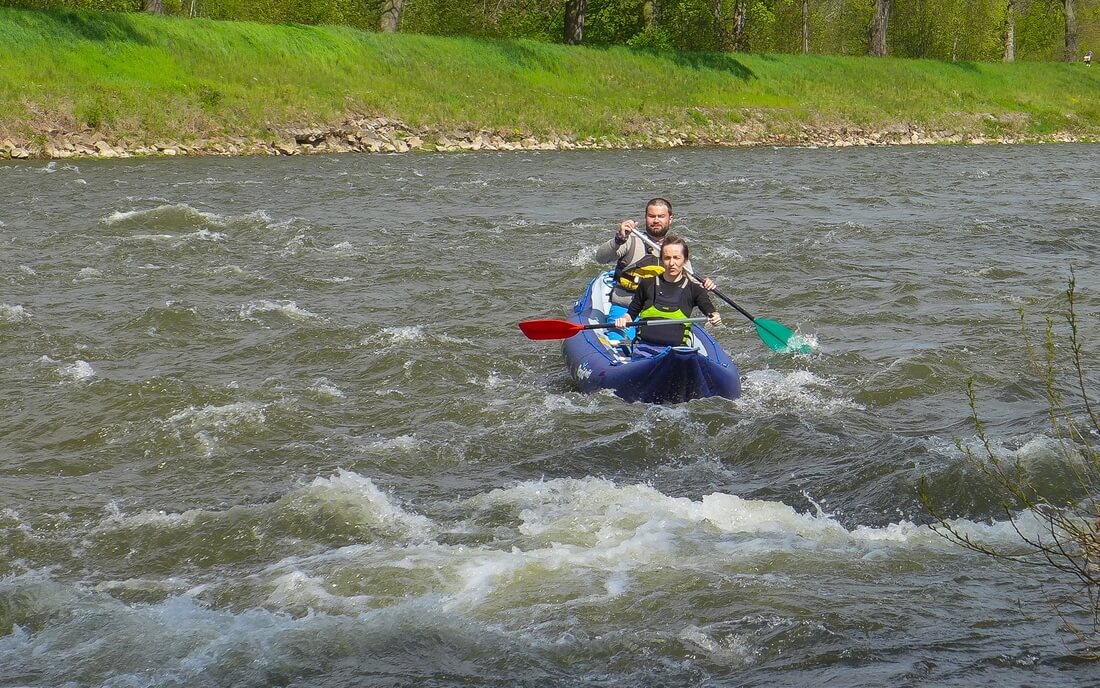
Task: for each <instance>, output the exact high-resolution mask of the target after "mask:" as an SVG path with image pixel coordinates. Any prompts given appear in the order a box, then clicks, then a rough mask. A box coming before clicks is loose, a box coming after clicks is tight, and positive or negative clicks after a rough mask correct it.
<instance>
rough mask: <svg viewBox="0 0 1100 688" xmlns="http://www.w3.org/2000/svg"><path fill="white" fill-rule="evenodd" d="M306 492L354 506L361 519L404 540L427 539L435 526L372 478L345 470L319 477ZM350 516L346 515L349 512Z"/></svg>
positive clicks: (312, 495)
mask: <svg viewBox="0 0 1100 688" xmlns="http://www.w3.org/2000/svg"><path fill="white" fill-rule="evenodd" d="M303 492H305V493H307V494H308V495H309V496H311V497H319V498H321V499H322V500H338V501H340V502H341V503H343V504H345V505H351V506H350V507H349V508H353V509H354V511H356V512H358V515H359V516H360V517H361V518H365V519H367V520H368V521H369V522H373V523H378V524H381V525H385V526H386V527H387V528H388V529H395V530H397V531H399V532H400V533H402V534H403V536H404V537H407V538H411V539H416V540H424V539H427V538H428V537H429V535H430V534H431V532H432V530H433V527H432V522H431V520H430V519H428V518H426V517H424V516H421V515H419V514H411V513H408V512H406V511H405V510H404V509H402V508H401V507H400V506H398V505H397V503H396V502H395V501H394V500H393V499H391V498H390V497H389V496H388V495H386V494H385V493H384V492H382V490H380V489H378V487H377V486H376V485H375V484H374V481H373V480H371V479H370V478H365V477H363V476H361V475H359V474H358V473H354V472H352V471H348V470H344V469H341V470H340V471H338V472H337V473H336V475H333V476H330V477H328V478H316V479H314V481H313V482H312V483H310V485H309V487H308V488H306V489H305V490H304V491H303ZM345 513H346V512H345Z"/></svg>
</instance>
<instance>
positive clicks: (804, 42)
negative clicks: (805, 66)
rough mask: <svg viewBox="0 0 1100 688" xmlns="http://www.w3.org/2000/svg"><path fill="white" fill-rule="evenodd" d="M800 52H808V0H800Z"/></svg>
mask: <svg viewBox="0 0 1100 688" xmlns="http://www.w3.org/2000/svg"><path fill="white" fill-rule="evenodd" d="M802 54H803V55H809V54H810V0H802Z"/></svg>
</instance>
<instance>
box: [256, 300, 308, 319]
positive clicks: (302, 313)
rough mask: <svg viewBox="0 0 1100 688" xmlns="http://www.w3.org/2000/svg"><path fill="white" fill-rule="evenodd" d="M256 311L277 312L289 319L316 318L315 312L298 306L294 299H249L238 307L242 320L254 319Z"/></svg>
mask: <svg viewBox="0 0 1100 688" xmlns="http://www.w3.org/2000/svg"><path fill="white" fill-rule="evenodd" d="M257 313H278V314H279V315H283V316H285V317H287V318H290V319H291V320H309V319H311V318H318V317H320V316H318V315H317V314H316V313H313V312H312V311H308V310H306V309H304V308H300V307H299V306H298V304H297V303H295V302H294V301H269V300H267V299H262V300H260V301H250V302H248V303H246V304H244V305H242V306H241V307H240V317H241V319H242V320H254V319H255V318H254V317H253V316H255V315H256V314H257Z"/></svg>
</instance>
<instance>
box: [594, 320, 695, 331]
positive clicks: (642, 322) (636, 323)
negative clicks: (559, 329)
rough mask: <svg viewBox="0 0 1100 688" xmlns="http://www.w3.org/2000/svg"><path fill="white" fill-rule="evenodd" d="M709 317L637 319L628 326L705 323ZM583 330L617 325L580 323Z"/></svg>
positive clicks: (603, 328) (601, 328)
mask: <svg viewBox="0 0 1100 688" xmlns="http://www.w3.org/2000/svg"><path fill="white" fill-rule="evenodd" d="M707 320H708V318H674V319H672V318H670V319H664V320H635V321H633V322H631V323H630V324H629V325H627V327H653V326H654V325H686V324H688V323H705V322H707ZM578 327H580V328H581V329H582V330H606V329H611V328H613V327H615V323H613V322H609V323H592V324H590V325H578Z"/></svg>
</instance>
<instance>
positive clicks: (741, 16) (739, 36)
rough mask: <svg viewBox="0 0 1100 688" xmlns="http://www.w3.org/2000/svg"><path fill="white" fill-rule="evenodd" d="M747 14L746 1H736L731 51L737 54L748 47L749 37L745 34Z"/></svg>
mask: <svg viewBox="0 0 1100 688" xmlns="http://www.w3.org/2000/svg"><path fill="white" fill-rule="evenodd" d="M748 13H749V8H748V0H737V6H736V8H735V9H734V12H733V49H734V51H736V52H739V53H743V52H745V51H746V50H747V49H748V47H749V46H748V42H749V37H748V36H747V35H746V33H745V24H746V20H747V18H748Z"/></svg>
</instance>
